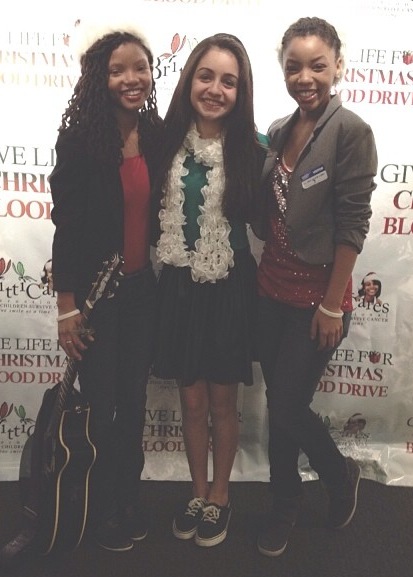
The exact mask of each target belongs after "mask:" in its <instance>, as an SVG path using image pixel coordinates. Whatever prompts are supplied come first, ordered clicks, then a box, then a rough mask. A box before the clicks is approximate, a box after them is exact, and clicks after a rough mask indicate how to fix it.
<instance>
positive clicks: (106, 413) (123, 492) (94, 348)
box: [79, 267, 156, 523]
mask: <svg viewBox="0 0 413 577" xmlns="http://www.w3.org/2000/svg"><path fill="white" fill-rule="evenodd" d="M155 315H156V278H155V275H154V272H153V270H152V268H151V267H148V268H146V269H144V270H143V271H141V272H139V273H137V274H136V275H131V276H130V277H125V278H123V279H122V280H121V281H120V284H119V287H118V288H117V289H116V292H115V296H114V297H113V298H110V299H101V300H99V301H98V302H97V303H96V305H95V308H94V310H93V311H92V315H91V319H90V324H91V326H92V327H93V328H94V329H95V331H96V334H95V341H94V343H93V344H91V345H90V347H89V349H88V351H87V353H86V354H85V356H84V359H83V361H82V362H81V363H80V368H79V384H80V388H81V390H82V392H83V393H84V395H85V396H86V398H87V399H88V401H89V403H90V407H91V411H90V436H91V440H92V442H93V443H94V444H95V446H96V449H97V459H96V463H95V465H94V467H93V469H92V475H91V494H90V504H91V514H92V522H93V523H99V522H103V521H106V520H108V519H110V518H112V517H113V516H115V515H117V514H118V513H119V512H120V511H121V510H122V509H123V508H125V507H129V506H139V484H140V483H139V482H140V476H141V473H142V469H143V466H144V454H143V449H142V435H143V428H144V424H145V412H146V385H147V381H148V374H149V369H150V366H151V364H152V361H153V351H154V336H155V325H156V321H155Z"/></svg>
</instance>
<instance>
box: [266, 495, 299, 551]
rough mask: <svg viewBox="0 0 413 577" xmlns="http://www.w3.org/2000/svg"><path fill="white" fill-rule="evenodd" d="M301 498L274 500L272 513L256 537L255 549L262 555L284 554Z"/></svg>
mask: <svg viewBox="0 0 413 577" xmlns="http://www.w3.org/2000/svg"><path fill="white" fill-rule="evenodd" d="M300 505H301V496H299V497H289V498H287V497H286V498H282V499H281V498H277V499H274V504H273V508H272V512H271V514H270V516H269V517H268V519H267V521H266V523H265V526H264V528H263V529H262V531H261V532H260V533H259V535H258V541H257V547H258V551H259V552H260V553H261V554H262V555H266V556H267V557H278V556H279V555H281V554H282V553H284V551H285V549H286V547H287V543H288V539H289V537H290V535H291V532H292V530H293V529H294V526H295V524H296V521H297V517H298V514H299V510H300Z"/></svg>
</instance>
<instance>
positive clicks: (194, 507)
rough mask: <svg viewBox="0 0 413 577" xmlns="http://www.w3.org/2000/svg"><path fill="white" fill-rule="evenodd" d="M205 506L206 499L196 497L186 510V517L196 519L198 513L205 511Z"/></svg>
mask: <svg viewBox="0 0 413 577" xmlns="http://www.w3.org/2000/svg"><path fill="white" fill-rule="evenodd" d="M204 506H205V499H203V498H202V497H195V499H192V500H191V501H189V503H188V507H187V508H186V511H185V515H190V516H191V517H196V515H197V514H198V511H199V510H200V509H203V508H204Z"/></svg>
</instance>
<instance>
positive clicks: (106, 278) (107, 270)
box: [86, 253, 123, 310]
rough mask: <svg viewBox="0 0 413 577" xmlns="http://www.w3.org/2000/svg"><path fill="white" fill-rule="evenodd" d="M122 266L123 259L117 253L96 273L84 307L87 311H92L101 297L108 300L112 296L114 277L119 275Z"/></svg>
mask: <svg viewBox="0 0 413 577" xmlns="http://www.w3.org/2000/svg"><path fill="white" fill-rule="evenodd" d="M122 265H123V257H122V256H121V255H120V254H119V253H114V254H112V255H111V257H110V258H109V259H108V260H107V261H105V262H104V263H103V267H102V270H101V271H100V272H99V273H98V275H97V278H96V281H95V282H94V283H93V285H92V289H91V291H90V293H89V295H88V297H87V299H86V305H87V307H88V309H89V310H92V308H93V307H94V305H95V304H96V303H97V301H98V300H99V299H101V298H102V297H103V296H106V297H107V298H109V297H110V296H113V294H112V292H111V291H112V290H113V284H114V282H115V280H116V276H117V275H118V274H119V272H120V269H121V267H122Z"/></svg>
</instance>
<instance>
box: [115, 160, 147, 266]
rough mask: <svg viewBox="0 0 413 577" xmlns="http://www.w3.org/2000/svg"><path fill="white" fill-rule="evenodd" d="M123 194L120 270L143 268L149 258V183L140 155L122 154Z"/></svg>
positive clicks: (145, 167)
mask: <svg viewBox="0 0 413 577" xmlns="http://www.w3.org/2000/svg"><path fill="white" fill-rule="evenodd" d="M120 176H121V179H122V186H123V195H124V249H123V258H124V261H125V264H124V266H123V268H122V272H124V273H126V274H128V273H132V272H136V271H138V270H140V269H142V268H144V267H145V266H146V265H147V263H148V261H149V207H150V184H149V174H148V167H147V165H146V161H145V158H144V157H143V156H142V155H138V156H132V157H130V158H125V159H124V160H123V164H122V165H121V167H120Z"/></svg>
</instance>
